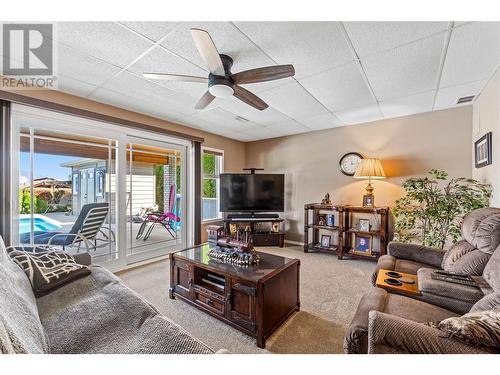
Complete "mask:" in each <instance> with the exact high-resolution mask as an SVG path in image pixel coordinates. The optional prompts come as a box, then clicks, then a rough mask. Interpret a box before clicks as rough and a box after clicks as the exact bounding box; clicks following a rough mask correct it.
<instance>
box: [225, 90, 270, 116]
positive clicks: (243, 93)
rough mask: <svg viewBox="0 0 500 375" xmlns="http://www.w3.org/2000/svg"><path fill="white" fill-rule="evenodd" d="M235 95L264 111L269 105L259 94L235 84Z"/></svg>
mask: <svg viewBox="0 0 500 375" xmlns="http://www.w3.org/2000/svg"><path fill="white" fill-rule="evenodd" d="M233 89H234V94H233V95H234V96H236V97H237V98H238V99H240V100H241V101H242V102H245V103H247V104H248V105H251V106H252V107H254V108H257V109H258V110H259V111H262V110H264V109H266V108H267V107H269V106H268V105H267V104H266V102H264V101H263V100H262V99H261V98H259V97H258V96H257V95H255V94H252V93H251V92H250V91H248V90H247V89H244V88H243V87H241V86H238V85H234V87H233Z"/></svg>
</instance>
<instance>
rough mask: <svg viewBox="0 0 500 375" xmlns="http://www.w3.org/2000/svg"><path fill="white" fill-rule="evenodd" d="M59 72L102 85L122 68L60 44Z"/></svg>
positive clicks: (92, 83)
mask: <svg viewBox="0 0 500 375" xmlns="http://www.w3.org/2000/svg"><path fill="white" fill-rule="evenodd" d="M57 58H58V73H60V74H62V75H65V76H66V77H71V78H74V79H77V80H79V81H82V82H86V83H89V84H91V85H96V86H100V85H101V84H102V83H104V82H105V81H106V80H108V79H110V78H111V77H113V76H114V75H115V74H117V73H118V72H120V68H118V67H116V66H114V65H112V64H108V63H106V62H104V61H101V60H97V59H95V58H93V57H90V56H88V55H84V54H81V53H80V52H77V51H75V50H73V49H71V48H68V47H65V46H62V45H59V46H58V54H57Z"/></svg>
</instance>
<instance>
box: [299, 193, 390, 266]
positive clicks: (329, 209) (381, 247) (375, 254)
mask: <svg viewBox="0 0 500 375" xmlns="http://www.w3.org/2000/svg"><path fill="white" fill-rule="evenodd" d="M311 213H312V214H311ZM324 213H329V214H335V213H337V216H338V223H336V224H337V225H335V226H325V225H318V215H320V214H324ZM388 213H389V208H388V207H363V206H344V205H324V204H321V203H308V204H306V205H305V206H304V252H306V253H308V252H326V253H333V254H336V255H337V256H338V257H339V259H344V258H349V259H371V260H377V259H378V258H379V257H380V256H381V255H385V254H386V251H387V242H388ZM357 214H362V215H367V214H370V215H373V216H374V217H375V218H376V222H377V224H378V225H377V226H376V227H375V228H374V229H371V228H370V230H369V231H361V230H359V229H358V228H357V227H355V226H354V224H355V223H354V216H355V215H357ZM321 231H327V232H336V233H338V240H337V243H336V244H333V245H332V246H330V247H328V248H326V247H323V246H321V244H320V233H321ZM311 232H312V233H311ZM355 235H365V236H369V237H371V248H372V249H373V243H374V242H375V241H377V243H378V249H377V250H378V251H372V252H371V253H370V254H358V253H355V252H353V247H354V246H353V244H354V237H355Z"/></svg>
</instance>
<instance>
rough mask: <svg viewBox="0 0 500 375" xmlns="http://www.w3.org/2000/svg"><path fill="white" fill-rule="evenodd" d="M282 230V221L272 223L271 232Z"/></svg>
mask: <svg viewBox="0 0 500 375" xmlns="http://www.w3.org/2000/svg"><path fill="white" fill-rule="evenodd" d="M279 231H280V223H273V224H272V225H271V233H279Z"/></svg>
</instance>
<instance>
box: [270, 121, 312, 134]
mask: <svg viewBox="0 0 500 375" xmlns="http://www.w3.org/2000/svg"><path fill="white" fill-rule="evenodd" d="M267 127H268V128H269V129H271V130H272V131H274V132H276V133H278V134H280V135H282V136H284V135H292V134H299V133H307V132H310V131H311V129H309V128H307V127H306V126H304V125H302V124H300V123H298V122H297V121H295V120H287V121H284V122H279V123H275V124H272V125H269V126H267Z"/></svg>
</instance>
